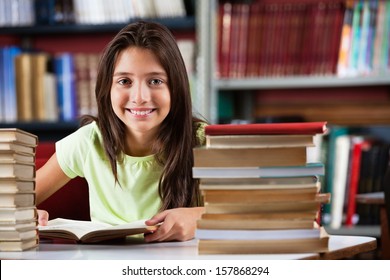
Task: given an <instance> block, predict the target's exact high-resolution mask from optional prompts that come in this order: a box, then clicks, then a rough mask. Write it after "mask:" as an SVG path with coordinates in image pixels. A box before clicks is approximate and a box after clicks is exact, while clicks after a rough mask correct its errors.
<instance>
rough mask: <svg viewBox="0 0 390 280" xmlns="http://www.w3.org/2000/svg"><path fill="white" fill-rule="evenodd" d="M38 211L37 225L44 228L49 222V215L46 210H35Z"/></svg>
mask: <svg viewBox="0 0 390 280" xmlns="http://www.w3.org/2000/svg"><path fill="white" fill-rule="evenodd" d="M37 211H38V224H39V225H40V226H46V225H47V222H48V221H49V213H48V212H47V211H46V210H39V209H38V210H37Z"/></svg>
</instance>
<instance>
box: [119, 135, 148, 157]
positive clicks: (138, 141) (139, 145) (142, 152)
mask: <svg viewBox="0 0 390 280" xmlns="http://www.w3.org/2000/svg"><path fill="white" fill-rule="evenodd" d="M126 139H127V140H126V147H125V153H126V154H127V155H129V156H133V157H144V156H148V155H151V154H152V153H153V152H152V144H153V141H154V139H155V135H154V134H153V135H151V134H150V133H137V134H134V133H127V135H126Z"/></svg>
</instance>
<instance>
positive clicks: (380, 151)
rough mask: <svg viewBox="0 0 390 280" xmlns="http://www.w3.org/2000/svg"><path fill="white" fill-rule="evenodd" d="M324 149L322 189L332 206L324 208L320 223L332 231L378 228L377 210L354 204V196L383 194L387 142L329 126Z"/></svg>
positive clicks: (377, 207) (351, 129)
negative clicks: (368, 226) (364, 227)
mask: <svg viewBox="0 0 390 280" xmlns="http://www.w3.org/2000/svg"><path fill="white" fill-rule="evenodd" d="M381 133H383V132H381ZM327 146H328V147H327V148H326V149H327V151H328V152H327V158H326V161H327V162H326V166H327V169H326V170H327V175H328V176H327V177H326V180H325V186H326V191H328V192H330V193H332V202H331V204H330V205H326V206H325V207H324V211H323V212H324V215H323V223H324V224H327V225H329V226H330V227H332V228H334V229H338V228H340V227H342V226H347V227H351V226H355V225H375V224H376V225H377V224H380V220H379V206H377V205H366V204H356V195H357V194H362V193H374V192H381V191H383V190H384V185H383V180H384V175H385V172H386V167H387V165H388V161H389V151H390V143H389V142H388V140H386V139H384V138H382V139H381V138H379V137H378V136H376V135H374V134H371V135H370V134H367V133H362V132H358V131H354V129H353V128H351V127H343V126H333V127H332V129H331V131H330V133H329V135H328V139H327Z"/></svg>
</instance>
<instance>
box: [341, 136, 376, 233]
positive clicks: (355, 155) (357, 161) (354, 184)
mask: <svg viewBox="0 0 390 280" xmlns="http://www.w3.org/2000/svg"><path fill="white" fill-rule="evenodd" d="M369 146H370V142H369V140H365V139H363V138H362V137H359V136H357V138H355V140H354V143H353V148H352V158H351V171H350V175H349V176H350V179H349V195H348V200H347V211H346V212H347V213H346V219H345V225H346V226H353V225H354V223H353V217H354V215H355V214H356V194H357V192H358V186H359V179H360V166H361V157H362V150H364V149H367V148H368V147H369Z"/></svg>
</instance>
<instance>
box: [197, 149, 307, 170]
mask: <svg viewBox="0 0 390 280" xmlns="http://www.w3.org/2000/svg"><path fill="white" fill-rule="evenodd" d="M193 151H194V166H195V167H252V166H297V165H305V164H306V160H307V157H306V147H288V148H236V149H231V148H205V147H197V148H194V149H193Z"/></svg>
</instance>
